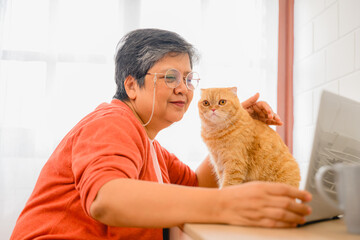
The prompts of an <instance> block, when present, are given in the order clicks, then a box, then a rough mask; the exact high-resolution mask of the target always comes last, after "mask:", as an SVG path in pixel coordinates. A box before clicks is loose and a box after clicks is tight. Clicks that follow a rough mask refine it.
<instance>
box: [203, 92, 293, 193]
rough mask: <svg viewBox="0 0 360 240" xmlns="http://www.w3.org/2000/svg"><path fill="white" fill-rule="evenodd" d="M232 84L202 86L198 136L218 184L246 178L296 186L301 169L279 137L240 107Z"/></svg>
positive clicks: (246, 179) (235, 181) (234, 182)
mask: <svg viewBox="0 0 360 240" xmlns="http://www.w3.org/2000/svg"><path fill="white" fill-rule="evenodd" d="M236 90H237V89H236V87H233V88H208V89H201V99H200V101H199V102H198V107H199V115H200V118H201V136H202V139H203V141H204V142H205V144H206V145H207V147H208V149H209V152H210V158H211V160H212V164H213V167H214V170H215V172H216V175H217V177H218V184H219V186H220V187H226V186H229V185H235V184H240V183H244V182H249V181H269V182H281V183H286V184H289V185H292V186H295V187H299V183H300V170H299V166H298V164H297V162H296V160H295V159H294V158H293V156H292V155H291V153H290V152H289V149H288V147H287V146H286V145H285V144H284V142H283V141H282V139H281V137H280V136H279V135H278V134H277V133H276V132H275V131H274V130H273V129H271V128H270V127H269V126H268V125H266V124H265V123H263V122H261V121H258V120H255V119H253V118H252V117H251V116H250V115H249V113H248V112H247V111H246V110H245V109H243V107H242V106H241V104H240V101H239V99H238V97H237V95H236Z"/></svg>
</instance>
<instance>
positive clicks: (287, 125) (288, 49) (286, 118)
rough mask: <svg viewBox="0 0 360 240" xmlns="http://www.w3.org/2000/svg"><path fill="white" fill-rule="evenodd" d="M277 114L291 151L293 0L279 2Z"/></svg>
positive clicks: (279, 130)
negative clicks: (282, 123)
mask: <svg viewBox="0 0 360 240" xmlns="http://www.w3.org/2000/svg"><path fill="white" fill-rule="evenodd" d="M278 48H279V49H278V51H279V52H278V93H277V112H278V114H279V116H280V117H281V119H282V121H283V122H284V125H283V126H281V127H277V129H276V131H277V132H278V133H279V134H280V136H281V137H282V139H283V140H284V142H285V144H286V145H287V146H288V147H289V150H290V152H291V153H292V151H293V125H294V115H293V61H294V60H293V59H294V0H279V47H278Z"/></svg>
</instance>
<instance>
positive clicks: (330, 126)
mask: <svg viewBox="0 0 360 240" xmlns="http://www.w3.org/2000/svg"><path fill="white" fill-rule="evenodd" d="M336 163H349V164H354V163H357V164H360V103H359V102H356V101H353V100H350V99H347V98H345V97H342V96H339V95H336V94H333V93H329V92H326V91H324V92H323V93H322V96H321V100H320V106H319V111H318V118H317V123H316V129H315V135H314V141H313V146H312V153H311V158H310V162H309V168H308V174H307V178H306V184H305V189H306V190H307V191H309V192H311V193H312V194H313V200H312V201H311V202H310V203H309V205H310V206H311V207H312V209H313V211H312V214H311V215H310V216H308V217H307V219H306V220H307V221H316V220H322V219H328V218H332V217H334V216H337V215H340V214H342V212H341V211H339V210H338V209H334V208H333V207H332V206H331V205H329V204H328V203H327V202H325V201H323V199H322V198H321V197H320V196H319V195H318V193H317V191H316V187H315V180H314V179H315V174H316V172H317V170H318V169H319V168H320V167H321V166H324V165H333V164H336ZM335 177H336V176H335V175H334V173H332V172H329V173H328V174H327V175H325V177H324V182H323V184H324V186H325V187H326V189H325V190H326V192H327V193H328V195H329V196H330V197H332V198H333V199H334V200H336V195H335V191H336V188H335V184H334V183H335Z"/></svg>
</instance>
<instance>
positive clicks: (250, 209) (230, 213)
mask: <svg viewBox="0 0 360 240" xmlns="http://www.w3.org/2000/svg"><path fill="white" fill-rule="evenodd" d="M221 192H222V196H221V201H222V202H221V203H222V210H220V219H221V220H222V222H225V223H228V224H235V225H243V226H259V227H280V228H286V227H296V226H297V225H298V224H303V223H305V218H304V217H305V216H306V215H308V214H310V212H311V209H310V207H308V206H307V205H305V204H303V203H299V202H297V201H296V199H299V200H301V201H302V202H309V201H310V200H311V194H310V193H308V192H306V191H301V190H298V189H297V188H294V187H291V186H289V185H286V184H282V183H269V182H249V183H244V184H240V185H236V186H230V187H225V188H223V189H221Z"/></svg>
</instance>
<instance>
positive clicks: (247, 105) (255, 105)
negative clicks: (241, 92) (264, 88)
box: [241, 93, 283, 126]
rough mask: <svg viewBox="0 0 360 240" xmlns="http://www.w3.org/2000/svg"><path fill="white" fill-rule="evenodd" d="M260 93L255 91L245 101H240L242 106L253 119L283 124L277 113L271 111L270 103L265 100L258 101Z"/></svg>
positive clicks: (271, 123)
mask: <svg viewBox="0 0 360 240" xmlns="http://www.w3.org/2000/svg"><path fill="white" fill-rule="evenodd" d="M259 97H260V94H259V93H256V94H255V95H254V96H252V97H250V98H249V99H247V100H246V101H244V102H242V103H241V105H242V107H243V108H244V109H245V110H246V111H247V112H248V113H249V114H250V116H251V117H252V118H254V119H257V120H260V121H262V122H264V123H266V124H268V125H279V126H281V125H283V122H282V121H281V119H280V117H279V115H277V114H276V113H274V112H273V110H272V109H271V107H270V105H269V104H268V103H267V102H264V101H259V102H257V100H258V99H259Z"/></svg>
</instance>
